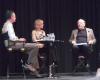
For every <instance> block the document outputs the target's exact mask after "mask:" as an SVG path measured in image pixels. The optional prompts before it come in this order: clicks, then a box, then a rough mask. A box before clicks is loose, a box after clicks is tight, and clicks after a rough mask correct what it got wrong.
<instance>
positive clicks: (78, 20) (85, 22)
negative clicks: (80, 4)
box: [77, 18, 86, 23]
mask: <svg viewBox="0 0 100 80" xmlns="http://www.w3.org/2000/svg"><path fill="white" fill-rule="evenodd" d="M80 20H81V21H84V22H85V23H86V21H85V19H82V18H80V19H78V20H77V22H78V21H80Z"/></svg>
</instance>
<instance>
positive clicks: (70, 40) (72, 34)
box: [69, 31, 74, 44]
mask: <svg viewBox="0 0 100 80" xmlns="http://www.w3.org/2000/svg"><path fill="white" fill-rule="evenodd" d="M73 36H74V31H72V33H71V36H70V39H69V42H70V43H71V44H72V41H73Z"/></svg>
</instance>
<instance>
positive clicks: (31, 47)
mask: <svg viewBox="0 0 100 80" xmlns="http://www.w3.org/2000/svg"><path fill="white" fill-rule="evenodd" d="M14 22H16V15H15V12H14V11H10V10H9V11H7V13H6V22H5V23H4V25H3V28H2V33H3V34H4V43H5V46H6V47H8V46H9V45H10V47H11V48H13V49H16V50H17V49H21V48H23V42H25V41H26V39H25V38H18V37H17V36H16V34H15V31H14V28H13V23H14ZM7 41H9V43H8V42H7ZM13 43H14V44H13ZM24 48H25V49H26V50H27V51H26V52H27V54H28V60H27V64H26V66H25V68H27V69H29V70H30V71H31V72H33V73H35V75H36V76H37V77H41V76H40V75H39V74H38V72H37V69H38V68H39V63H38V47H37V46H36V44H35V43H25V44H24Z"/></svg>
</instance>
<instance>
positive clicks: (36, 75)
mask: <svg viewBox="0 0 100 80" xmlns="http://www.w3.org/2000/svg"><path fill="white" fill-rule="evenodd" d="M30 74H31V75H33V76H35V77H36V78H43V76H41V75H40V74H39V73H38V71H34V72H31V73H30Z"/></svg>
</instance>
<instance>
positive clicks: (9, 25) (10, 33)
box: [7, 24, 18, 41]
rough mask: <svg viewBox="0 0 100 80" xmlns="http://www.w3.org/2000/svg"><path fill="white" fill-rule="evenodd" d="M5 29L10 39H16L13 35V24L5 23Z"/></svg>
mask: <svg viewBox="0 0 100 80" xmlns="http://www.w3.org/2000/svg"><path fill="white" fill-rule="evenodd" d="M7 31H8V36H9V39H10V40H12V41H16V40H18V37H17V36H16V35H15V32H14V29H13V26H12V25H11V24H8V25H7Z"/></svg>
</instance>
